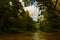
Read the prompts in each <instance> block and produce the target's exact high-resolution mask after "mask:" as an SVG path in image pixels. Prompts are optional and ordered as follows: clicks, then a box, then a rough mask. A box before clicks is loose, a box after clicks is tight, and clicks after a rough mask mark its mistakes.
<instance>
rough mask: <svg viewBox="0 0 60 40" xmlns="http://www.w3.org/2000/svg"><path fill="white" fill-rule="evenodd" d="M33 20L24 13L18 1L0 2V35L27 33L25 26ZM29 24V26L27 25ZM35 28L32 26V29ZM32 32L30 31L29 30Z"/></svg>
mask: <svg viewBox="0 0 60 40" xmlns="http://www.w3.org/2000/svg"><path fill="white" fill-rule="evenodd" d="M30 22H33V20H32V19H31V18H30V16H29V13H28V12H27V11H24V9H23V6H22V4H21V3H20V2H19V0H3V1H0V31H1V33H22V32H25V31H27V30H26V29H27V25H31V26H33V25H34V22H33V24H32V23H30ZM29 23H30V24H29ZM34 27H35V26H33V28H34ZM31 31H32V30H31Z"/></svg>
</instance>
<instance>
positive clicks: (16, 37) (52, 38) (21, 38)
mask: <svg viewBox="0 0 60 40" xmlns="http://www.w3.org/2000/svg"><path fill="white" fill-rule="evenodd" d="M0 40H60V35H59V34H58V33H45V32H41V31H37V32H36V33H25V34H9V35H2V36H0Z"/></svg>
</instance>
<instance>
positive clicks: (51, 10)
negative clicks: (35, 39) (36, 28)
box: [38, 0, 60, 32]
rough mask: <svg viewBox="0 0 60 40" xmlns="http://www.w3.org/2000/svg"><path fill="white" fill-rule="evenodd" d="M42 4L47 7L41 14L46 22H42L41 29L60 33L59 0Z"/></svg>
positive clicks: (43, 1) (45, 1) (44, 0)
mask: <svg viewBox="0 0 60 40" xmlns="http://www.w3.org/2000/svg"><path fill="white" fill-rule="evenodd" d="M38 1H39V0H38ZM40 2H42V3H43V4H44V6H46V7H47V8H46V10H45V11H43V12H42V13H41V15H43V16H44V20H43V21H40V29H41V30H43V31H46V32H60V12H59V11H60V9H58V8H59V6H58V5H59V4H60V3H59V0H54V1H53V0H41V1H40ZM40 20H41V19H40Z"/></svg>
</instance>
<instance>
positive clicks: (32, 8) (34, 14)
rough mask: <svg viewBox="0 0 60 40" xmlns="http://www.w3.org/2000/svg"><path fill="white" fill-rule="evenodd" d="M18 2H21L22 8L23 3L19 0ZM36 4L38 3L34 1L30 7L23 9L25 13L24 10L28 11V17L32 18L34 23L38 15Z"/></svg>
mask: <svg viewBox="0 0 60 40" xmlns="http://www.w3.org/2000/svg"><path fill="white" fill-rule="evenodd" d="M19 2H21V3H22V5H23V7H24V2H23V1H22V0H19ZM37 3H38V2H36V1H35V2H34V3H33V4H32V5H30V6H27V7H24V10H25V11H26V10H28V11H29V15H30V17H32V19H33V20H34V21H37V19H38V14H39V8H38V7H36V6H37Z"/></svg>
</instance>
